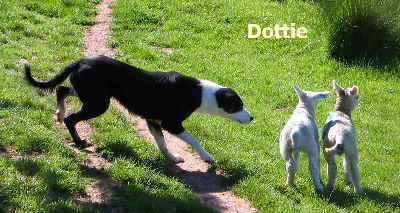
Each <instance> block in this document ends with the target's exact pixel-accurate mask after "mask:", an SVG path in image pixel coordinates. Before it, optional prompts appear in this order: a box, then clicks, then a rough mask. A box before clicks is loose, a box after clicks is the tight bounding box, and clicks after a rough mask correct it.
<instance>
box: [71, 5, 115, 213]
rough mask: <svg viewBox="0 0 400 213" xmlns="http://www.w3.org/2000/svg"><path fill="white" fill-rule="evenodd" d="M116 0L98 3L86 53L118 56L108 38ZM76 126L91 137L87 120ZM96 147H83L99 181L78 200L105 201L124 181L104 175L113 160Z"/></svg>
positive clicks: (86, 36)
mask: <svg viewBox="0 0 400 213" xmlns="http://www.w3.org/2000/svg"><path fill="white" fill-rule="evenodd" d="M113 1H114V0H104V1H103V2H101V3H100V4H98V5H97V6H96V9H97V15H96V24H95V25H93V26H92V27H91V29H90V31H89V32H88V33H86V35H85V37H84V42H85V55H86V56H91V55H107V56H113V55H114V50H113V49H110V48H107V41H108V40H109V39H110V35H111V32H110V30H109V26H110V24H111V21H112V19H111V17H110V13H111V9H110V8H109V5H110V4H111V3H112V2H113ZM70 108H72V107H71V106H70V105H69V106H68V105H67V111H68V109H70ZM76 129H77V131H78V134H79V136H80V137H81V138H89V136H90V135H91V133H92V131H93V130H92V127H91V126H90V125H89V124H88V123H87V122H79V123H78V124H77V125H76ZM64 145H65V146H66V147H68V148H70V149H73V150H74V151H75V152H81V150H78V149H76V148H75V147H73V146H72V145H73V143H72V142H66V143H65V144H64ZM95 150H96V147H95V146H92V147H88V148H86V149H84V150H83V151H84V152H86V153H87V157H88V159H87V161H86V162H85V163H84V165H83V166H84V168H86V170H87V172H88V173H90V176H91V177H92V178H94V179H95V181H94V182H92V183H90V184H88V185H87V186H86V187H85V195H83V196H80V197H78V198H77V199H76V200H77V201H78V202H82V203H91V204H105V203H107V202H108V201H109V200H111V199H112V198H114V197H115V196H116V194H117V193H118V188H119V187H120V183H119V182H118V181H117V180H115V179H113V178H111V177H108V176H106V175H104V173H103V172H102V171H103V170H104V167H105V166H107V165H109V162H108V161H107V160H106V159H104V158H102V157H100V156H98V155H97V154H96V153H95ZM113 212H119V210H118V209H114V210H113Z"/></svg>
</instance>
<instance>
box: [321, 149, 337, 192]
mask: <svg viewBox="0 0 400 213" xmlns="http://www.w3.org/2000/svg"><path fill="white" fill-rule="evenodd" d="M324 157H325V160H326V162H327V163H328V183H327V185H326V187H327V188H328V189H332V188H333V186H334V184H335V180H336V174H337V166H336V160H335V155H334V154H327V153H324Z"/></svg>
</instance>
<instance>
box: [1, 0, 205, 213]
mask: <svg viewBox="0 0 400 213" xmlns="http://www.w3.org/2000/svg"><path fill="white" fill-rule="evenodd" d="M96 3H98V1H97V0H92V1H86V0H63V1H61V0H60V1H53V0H48V1H40V2H39V1H35V0H27V1H1V0H0V12H1V13H2V16H1V17H0V23H1V26H0V46H1V48H0V56H1V59H2V60H1V62H0V70H1V73H0V149H1V150H2V151H4V150H11V151H12V155H13V156H14V157H12V158H10V157H11V156H9V157H6V156H3V155H0V180H1V183H0V212H63V213H64V212H109V211H110V210H111V209H112V208H120V209H122V210H123V211H125V212H160V211H161V210H162V209H164V208H168V211H164V212H176V211H178V212H182V211H186V212H188V211H189V210H191V209H192V208H196V209H197V212H205V211H207V212H212V211H211V210H210V209H209V208H208V207H204V206H203V205H201V204H200V203H199V201H198V200H197V199H196V198H195V196H194V195H193V193H192V192H191V191H190V190H189V189H187V188H186V187H185V186H184V185H183V184H181V183H180V182H179V181H178V180H177V179H176V178H174V177H173V176H172V175H170V176H166V175H163V174H161V173H160V172H159V171H157V166H156V165H158V167H161V166H160V165H164V164H165V163H166V162H167V161H166V160H165V158H164V157H162V156H161V155H160V154H159V155H155V156H154V155H150V154H151V153H154V152H156V150H155V148H154V147H153V146H151V145H149V144H148V143H147V142H144V141H143V140H142V141H141V143H139V144H137V145H136V146H132V145H130V144H129V143H128V142H129V139H132V140H138V138H137V137H136V136H134V137H132V136H129V135H130V133H133V131H134V130H133V129H132V128H129V127H128V126H127V125H126V123H123V124H121V123H122V121H121V120H122V117H121V116H120V117H119V119H118V120H116V119H115V118H111V115H113V114H116V112H115V111H113V112H110V113H113V114H106V115H105V116H104V117H102V118H100V119H98V120H97V123H98V124H99V128H98V129H96V131H97V132H98V134H99V135H100V133H105V134H101V135H102V136H101V137H100V136H94V137H95V138H97V137H98V138H99V139H98V140H100V141H101V142H103V143H104V144H106V143H107V142H109V141H111V142H109V145H102V144H101V142H99V145H100V147H101V150H100V151H101V152H102V153H103V154H104V156H105V157H107V158H108V159H109V160H110V161H113V163H112V166H111V167H110V168H107V170H106V171H104V172H101V174H102V175H104V176H109V177H113V178H116V179H118V180H119V181H120V182H121V183H122V184H121V194H120V195H119V197H118V198H120V199H118V200H117V199H112V200H111V201H109V203H105V204H104V205H97V204H93V203H85V202H78V201H77V200H76V199H77V198H78V197H79V196H80V195H81V194H83V193H84V188H85V185H87V184H89V183H90V182H92V181H94V180H95V179H96V175H95V174H96V172H94V171H91V170H90V169H89V168H87V167H85V166H82V163H83V161H84V160H85V159H86V156H85V155H84V154H77V153H75V152H74V151H71V150H70V149H66V148H65V147H64V146H63V143H64V141H65V140H70V136H69V134H67V133H66V129H65V128H64V126H60V125H55V122H54V119H53V113H54V109H55V97H54V96H47V95H45V96H43V95H41V94H42V93H38V92H37V90H35V89H33V88H31V87H29V86H28V85H27V84H26V83H25V82H24V81H23V75H22V72H21V67H19V65H18V61H19V60H20V59H21V58H26V59H28V60H29V61H30V62H31V66H32V70H33V71H32V72H33V75H34V76H35V77H37V78H40V79H49V78H51V77H52V76H54V75H55V74H56V73H58V72H59V70H61V68H62V67H63V66H65V65H66V64H68V63H70V62H71V61H72V60H74V59H77V58H79V57H82V56H83V43H82V40H81V38H82V37H83V33H84V32H85V31H86V30H87V29H88V26H89V25H91V24H93V23H94V15H95V4H96ZM75 103H77V101H76V102H75ZM117 117H118V116H117ZM106 119H108V120H109V121H108V123H107V122H105V120H106ZM95 122H96V121H94V123H95ZM100 123H102V124H101V125H100ZM112 123H115V125H117V126H119V127H120V126H121V125H125V126H124V129H120V130H119V131H118V130H115V131H114V132H112V133H110V134H107V133H108V132H107V130H108V129H111V128H112V127H110V126H107V125H108V124H112ZM95 126H96V125H95ZM96 127H97V126H96ZM128 128H129V130H128ZM122 130H123V132H122ZM125 130H127V131H125ZM131 135H134V134H131ZM96 141H97V140H96ZM113 141H115V143H113ZM124 145H127V146H128V148H130V150H135V152H137V153H139V154H138V155H139V156H140V158H142V161H140V162H139V161H134V160H130V159H131V158H132V157H133V155H132V154H133V153H132V152H127V153H125V154H123V153H121V152H122V151H124V150H123V149H125V148H127V147H124ZM118 149H119V150H118ZM141 149H143V151H142V152H140V151H139V150H141ZM149 151H151V153H150V152H149ZM156 153H157V152H156ZM146 156H149V157H146ZM152 160H153V161H154V164H155V165H147V164H143V162H151V161H152ZM97 173H98V172H97Z"/></svg>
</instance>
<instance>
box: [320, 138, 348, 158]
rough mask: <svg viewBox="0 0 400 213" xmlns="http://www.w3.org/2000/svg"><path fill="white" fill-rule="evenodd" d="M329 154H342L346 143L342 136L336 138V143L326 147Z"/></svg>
mask: <svg viewBox="0 0 400 213" xmlns="http://www.w3.org/2000/svg"><path fill="white" fill-rule="evenodd" d="M325 152H326V153H327V154H338V155H342V154H343V153H344V143H343V140H342V139H341V137H339V138H336V144H335V145H334V146H332V147H330V148H325Z"/></svg>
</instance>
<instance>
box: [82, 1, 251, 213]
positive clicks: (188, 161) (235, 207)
mask: <svg viewBox="0 0 400 213" xmlns="http://www.w3.org/2000/svg"><path fill="white" fill-rule="evenodd" d="M113 2H114V0H104V1H103V2H102V3H100V4H99V5H98V6H97V11H98V15H97V16H96V25H94V26H93V27H92V28H91V30H90V32H89V33H87V34H86V36H85V38H84V41H85V46H86V50H85V55H87V56H89V55H107V56H114V55H115V50H114V49H111V48H108V47H107V42H108V41H109V40H110V38H111V32H110V27H109V26H110V25H111V23H112V17H111V16H110V13H111V9H110V8H109V5H110V4H111V3H113ZM113 105H114V106H116V107H117V108H118V109H119V110H120V111H121V112H122V113H124V115H125V116H126V118H127V119H128V120H129V121H131V122H132V123H133V124H134V125H135V127H136V128H137V129H138V131H139V134H140V135H141V136H142V137H144V138H146V139H149V140H153V137H152V136H151V134H150V133H149V130H148V129H147V125H146V123H145V121H144V120H143V119H141V118H139V117H137V116H134V115H131V114H130V113H129V112H127V111H126V110H125V108H124V107H122V106H121V105H119V104H118V103H117V102H116V101H113ZM81 128H82V127H81ZM78 129H79V128H78ZM82 129H84V128H82ZM164 134H165V137H166V141H167V143H168V148H169V149H170V150H171V151H172V152H174V153H178V154H180V155H181V156H182V157H183V158H184V159H185V162H184V163H180V164H178V165H176V166H174V167H173V168H172V169H173V170H174V171H176V172H177V173H178V174H179V175H180V176H181V178H182V180H183V181H184V183H186V184H187V185H188V186H190V187H191V189H192V190H193V191H194V192H196V194H197V195H198V197H199V198H200V199H201V201H202V202H203V203H205V204H207V205H210V206H212V207H214V208H215V209H217V210H218V211H219V212H240V213H247V212H256V209H254V208H251V206H250V203H249V202H248V201H247V200H245V199H242V198H239V197H237V196H235V195H234V194H233V193H232V192H230V191H228V190H227V189H226V188H225V187H224V186H223V180H224V179H225V173H224V172H223V171H222V170H216V171H215V170H212V169H210V165H209V164H207V163H205V162H203V161H202V160H201V159H200V158H199V156H198V155H194V154H192V153H190V152H188V151H186V150H188V147H187V145H186V144H185V143H184V142H182V141H180V140H179V139H178V138H176V137H174V136H172V135H170V134H168V133H167V132H164ZM103 160H104V159H103ZM89 161H90V162H93V164H94V165H91V166H94V167H96V165H97V166H98V167H99V169H102V168H103V166H104V165H106V164H107V162H103V161H102V160H101V158H98V157H96V156H95V155H94V154H89ZM96 162H97V163H96ZM99 162H101V163H99ZM106 182H107V180H106ZM87 188H88V190H87V193H88V194H89V196H90V199H91V200H92V201H99V199H98V197H99V196H100V195H99V194H100V193H101V189H100V188H101V187H98V184H96V183H93V184H90V185H89V186H88V187H87ZM90 191H92V192H90ZM103 191H104V189H103ZM100 197H101V196H100Z"/></svg>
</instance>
